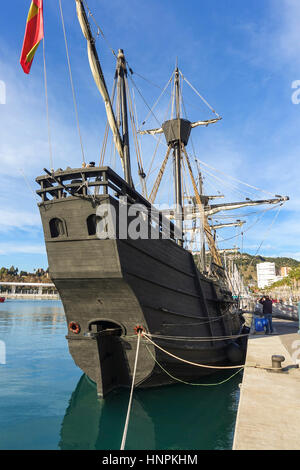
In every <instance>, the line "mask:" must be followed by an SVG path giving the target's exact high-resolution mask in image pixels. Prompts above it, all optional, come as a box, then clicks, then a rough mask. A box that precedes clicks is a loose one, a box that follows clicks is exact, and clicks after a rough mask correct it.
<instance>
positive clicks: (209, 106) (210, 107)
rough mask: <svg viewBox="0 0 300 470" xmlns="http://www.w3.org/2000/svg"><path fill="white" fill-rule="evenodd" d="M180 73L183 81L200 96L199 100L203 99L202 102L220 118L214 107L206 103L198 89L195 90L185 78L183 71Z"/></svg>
mask: <svg viewBox="0 0 300 470" xmlns="http://www.w3.org/2000/svg"><path fill="white" fill-rule="evenodd" d="M179 72H180V75H181V76H182V78H183V80H184V81H185V82H186V83H187V84H188V85H189V86H190V87H191V89H192V90H193V91H194V92H195V93H196V95H198V96H199V98H201V100H202V101H203V103H205V104H206V106H208V108H209V109H210V110H211V111H212V112H213V113H214V114H215V115H216V116H217V117H218V118H219V117H220V115H219V114H218V113H217V112H216V111H215V110H214V109H213V108H212V106H211V105H210V104H209V103H208V102H207V101H206V99H205V98H203V96H202V95H200V93H199V92H198V91H197V90H196V88H194V87H193V85H192V84H191V83H190V82H189V81H188V80H187V79H186V78H185V77H184V75H183V73H182V72H181V70H179Z"/></svg>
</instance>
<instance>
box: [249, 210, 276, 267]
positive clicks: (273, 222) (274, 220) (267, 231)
mask: <svg viewBox="0 0 300 470" xmlns="http://www.w3.org/2000/svg"><path fill="white" fill-rule="evenodd" d="M282 206H283V204H280V206H279V208H278V211H277V213H276V214H275V217H274V219H273V221H272V223H271V224H270V226H269V228H268V229H267V230H266V232H265V234H264V235H265V237H264V238H263V240H262V241H261V243H260V245H259V247H258V248H257V250H256V253H255V254H254V257H255V256H256V255H257V253H258V252H259V250H260V249H261V247H262V245H263V243H264V242H265V241H266V238H267V234H268V233H269V231H270V230H271V228H272V227H273V225H274V224H275V222H276V219H277V217H278V216H279V213H280V211H281V209H282ZM254 257H253V258H252V260H251V263H250V266H251V265H252V263H253V261H254Z"/></svg>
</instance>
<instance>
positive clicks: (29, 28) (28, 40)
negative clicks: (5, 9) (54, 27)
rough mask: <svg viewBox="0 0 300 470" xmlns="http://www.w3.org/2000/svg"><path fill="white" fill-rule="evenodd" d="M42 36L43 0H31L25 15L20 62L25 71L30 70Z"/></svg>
mask: <svg viewBox="0 0 300 470" xmlns="http://www.w3.org/2000/svg"><path fill="white" fill-rule="evenodd" d="M43 37H44V20H43V0H32V2H31V5H30V10H29V13H28V17H27V23H26V30H25V36H24V42H23V48H22V53H21V58H20V64H21V66H22V68H23V70H24V72H25V73H29V72H30V68H31V64H32V61H33V58H34V54H35V52H36V50H37V48H38V45H39V43H40V41H41V40H42V39H43Z"/></svg>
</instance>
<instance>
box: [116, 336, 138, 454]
mask: <svg viewBox="0 0 300 470" xmlns="http://www.w3.org/2000/svg"><path fill="white" fill-rule="evenodd" d="M141 336H142V333H141V332H138V341H137V347H136V354H135V361H134V369H133V376H132V384H131V390H130V397H129V403H128V409H127V415H126V421H125V426H124V431H123V437H122V443H121V447H120V450H124V448H125V443H126V437H127V430H128V424H129V418H130V411H131V404H132V396H133V389H134V382H135V374H136V368H137V361H138V355H139V349H140V341H141Z"/></svg>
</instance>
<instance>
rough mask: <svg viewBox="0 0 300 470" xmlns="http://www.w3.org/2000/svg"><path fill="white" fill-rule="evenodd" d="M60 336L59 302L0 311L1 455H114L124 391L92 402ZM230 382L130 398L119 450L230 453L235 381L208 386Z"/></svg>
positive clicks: (216, 378) (13, 303)
mask: <svg viewBox="0 0 300 470" xmlns="http://www.w3.org/2000/svg"><path fill="white" fill-rule="evenodd" d="M66 334H67V328H66V322H65V317H64V312H63V307H62V304H61V302H59V301H38V300H35V301H30V300H8V301H6V302H4V303H3V304H0V341H1V345H2V353H3V354H2V356H3V357H2V359H3V360H2V361H1V362H2V363H1V364H0V421H1V431H0V449H1V450H3V449H6V450H14V449H20V450H21V449H22V450H23V449H28V450H29V449H30V450H31V449H35V450H39V449H78V450H79V449H91V450H92V449H98V450H107V449H109V450H114V449H119V448H120V443H121V439H122V433H123V427H124V423H125V417H126V412H127V406H128V399H129V390H120V391H117V392H113V393H111V394H110V395H109V396H108V397H107V398H106V399H105V400H103V399H99V398H97V393H96V386H95V384H94V383H93V382H91V381H90V380H89V379H88V378H87V377H86V376H85V375H83V374H82V372H81V371H80V369H79V368H77V367H76V365H75V364H74V362H73V359H72V358H71V356H70V354H69V351H68V346H67V341H66V339H65V335H66ZM4 349H5V351H4ZM4 352H5V355H4ZM231 374H232V372H231ZM229 375H230V374H229V373H222V374H217V375H213V376H211V377H210V378H207V379H203V380H202V382H201V383H202V384H206V386H191V385H183V384H176V385H173V386H168V387H161V388H154V389H149V390H135V391H134V399H133V405H132V412H131V417H130V423H129V429H128V435H127V442H126V449H128V450H140V449H147V450H161V449H163V450H171V449H175V450H181V449H182V450H202V449H203V450H211V449H231V447H232V442H233V434H234V426H235V421H236V414H237V408H238V400H239V384H240V383H241V381H242V375H241V373H240V374H238V375H236V376H235V377H233V378H232V379H231V380H229V381H227V382H226V383H224V384H222V385H219V386H211V385H209V384H213V383H217V382H220V381H222V380H224V379H226V378H227V377H228V376H229Z"/></svg>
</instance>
